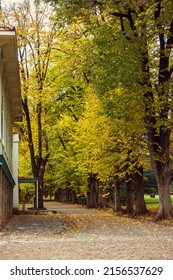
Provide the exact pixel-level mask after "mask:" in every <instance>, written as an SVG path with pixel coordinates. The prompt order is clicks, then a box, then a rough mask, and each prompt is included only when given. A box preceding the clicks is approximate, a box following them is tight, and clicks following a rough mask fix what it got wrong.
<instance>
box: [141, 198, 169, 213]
mask: <svg viewBox="0 0 173 280" xmlns="http://www.w3.org/2000/svg"><path fill="white" fill-rule="evenodd" d="M144 199H145V202H146V206H147V209H148V210H158V209H159V197H158V196H156V197H150V195H145V196H144ZM171 202H172V205H173V195H171Z"/></svg>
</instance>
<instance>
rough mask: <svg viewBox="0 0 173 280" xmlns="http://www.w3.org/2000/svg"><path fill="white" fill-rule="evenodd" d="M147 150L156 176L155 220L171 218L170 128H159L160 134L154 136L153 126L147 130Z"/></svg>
mask: <svg viewBox="0 0 173 280" xmlns="http://www.w3.org/2000/svg"><path fill="white" fill-rule="evenodd" d="M148 140H149V151H150V158H151V164H152V168H153V172H154V175H155V178H156V182H157V186H158V193H159V211H158V214H157V216H156V217H155V219H154V220H155V221H157V220H161V219H172V218H173V208H172V204H171V195H170V186H171V166H172V161H171V159H170V151H169V147H170V130H169V129H166V128H162V129H161V128H160V135H159V136H155V130H154V128H151V129H150V130H148Z"/></svg>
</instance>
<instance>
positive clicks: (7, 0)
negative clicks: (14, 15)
mask: <svg viewBox="0 0 173 280" xmlns="http://www.w3.org/2000/svg"><path fill="white" fill-rule="evenodd" d="M21 1H22V0H0V2H1V5H2V7H3V5H4V4H6V5H7V4H10V3H15V2H16V3H18V2H21Z"/></svg>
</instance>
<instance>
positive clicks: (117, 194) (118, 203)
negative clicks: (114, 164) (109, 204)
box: [114, 178, 122, 212]
mask: <svg viewBox="0 0 173 280" xmlns="http://www.w3.org/2000/svg"><path fill="white" fill-rule="evenodd" d="M114 211H115V212H118V211H122V208H121V198H120V182H119V180H118V178H115V180H114Z"/></svg>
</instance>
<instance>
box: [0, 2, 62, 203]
mask: <svg viewBox="0 0 173 280" xmlns="http://www.w3.org/2000/svg"><path fill="white" fill-rule="evenodd" d="M53 16H54V11H53V9H52V8H51V7H50V6H49V5H48V4H45V3H44V2H43V1H40V0H37V1H29V0H24V1H23V2H21V3H17V4H15V3H14V4H12V5H11V6H10V7H9V8H8V7H7V9H6V10H5V11H4V23H5V24H8V25H10V26H11V25H12V26H14V25H15V26H16V30H17V35H18V47H19V62H20V73H21V85H22V104H23V111H24V116H25V125H24V130H26V131H25V133H26V134H25V135H26V136H27V141H28V146H29V151H30V159H31V166H32V174H33V176H34V177H36V178H39V208H42V207H43V178H44V174H45V167H46V164H47V162H48V159H49V156H50V152H49V132H50V130H49V131H48V130H47V126H46V117H47V114H48V111H47V104H48V102H49V100H50V97H49V96H48V94H47V91H46V77H47V73H48V69H49V65H50V63H51V51H52V45H53V43H54V40H55V37H56V34H57V22H56V21H55V20H54V18H53Z"/></svg>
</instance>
